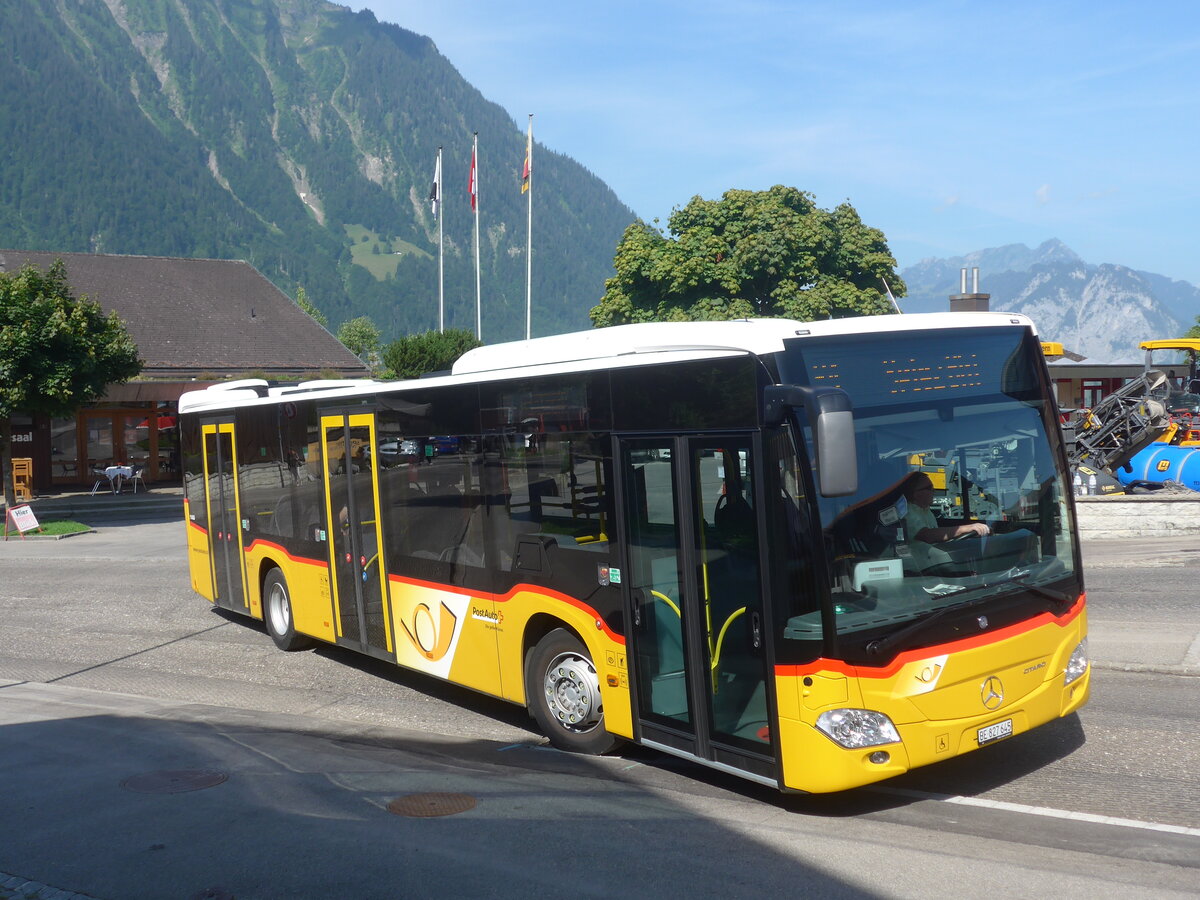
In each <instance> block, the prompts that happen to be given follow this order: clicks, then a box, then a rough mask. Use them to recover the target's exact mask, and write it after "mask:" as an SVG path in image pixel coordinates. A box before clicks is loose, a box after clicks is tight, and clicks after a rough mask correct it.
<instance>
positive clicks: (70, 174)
mask: <svg viewBox="0 0 1200 900" xmlns="http://www.w3.org/2000/svg"><path fill="white" fill-rule="evenodd" d="M522 125H523V123H522ZM472 131H478V132H479V135H480V137H479V142H480V185H481V191H480V195H481V203H480V209H481V218H482V226H483V230H484V239H483V246H482V254H481V255H482V271H483V275H482V283H483V293H484V338H485V340H487V341H489V342H494V341H496V340H500V339H507V338H515V337H519V336H522V335H523V331H524V304H525V256H524V254H525V198H524V197H522V195H521V194H520V189H519V179H520V167H521V163H522V160H523V158H524V134H523V132H522V129H521V128H518V126H517V124H516V123H514V122H513V121H512V119H511V118H510V117H509V116H508V114H507V113H506V112H505V111H504V110H503V109H502V108H500V107H499V106H497V105H496V104H493V103H489V102H488V101H486V100H485V99H484V97H483V95H482V94H481V93H480V92H479V91H478V90H476V89H475V88H474V87H472V86H471V85H469V84H467V83H466V82H465V81H464V80H463V79H462V78H461V76H460V75H459V74H458V72H457V71H456V70H455V69H454V67H453V66H452V65H451V64H450V63H449V62H448V61H447V60H446V59H445V58H444V57H442V56H441V55H440V54H439V53H438V52H437V49H436V47H435V46H434V45H433V43H432V42H431V41H430V40H429V39H427V38H424V37H421V36H418V35H415V34H413V33H411V32H408V31H405V30H404V29H402V28H398V27H396V26H394V25H384V24H381V23H379V22H377V21H376V20H375V18H374V16H373V15H372V14H371V13H369V12H366V11H364V12H362V13H352V12H351V11H350V10H348V9H346V8H344V7H340V6H336V5H334V4H331V3H327V2H323V0H104V2H101V0H55V2H53V3H46V2H43V0H7V2H5V3H2V4H0V247H12V248H20V249H42V250H63V251H92V252H105V253H136V254H149V255H170V256H203V257H221V258H242V259H247V260H249V261H250V262H252V263H253V264H254V265H255V266H257V267H258V268H259V270H260V271H262V272H263V274H264V275H266V276H267V277H268V278H271V279H272V280H273V281H275V282H276V283H277V284H278V285H279V286H280V287H281V288H283V289H284V290H285V291H288V292H289V293H293V294H294V293H295V289H296V288H297V287H298V286H299V285H303V286H304V287H305V288H306V290H307V292H308V295H309V297H310V298H311V299H313V300H314V301H315V302H316V303H317V304H318V306H319V307H321V309H322V310H323V311H325V312H326V314H327V315H328V316H329V318H330V321H331V325H332V326H335V327H336V325H337V324H338V323H339V322H341V321H344V320H347V319H350V318H354V317H355V316H358V315H364V314H365V315H370V316H371V317H372V318H373V319H374V320H375V321H376V322H377V323H378V324H379V325H380V327H381V328H382V329H383V332H384V336H385V337H389V338H390V337H394V336H397V335H400V334H404V333H407V332H414V331H421V330H424V329H427V328H430V327H434V326H435V325H436V316H437V312H436V299H437V245H436V239H437V224H436V221H435V220H434V219H433V218H432V216H431V214H430V209H429V204H428V202H427V199H426V198H427V197H428V194H429V188H430V184H431V181H432V176H433V167H434V159H435V156H436V152H437V147H438V146H439V145H441V146H443V147H444V151H443V152H444V158H443V167H444V205H443V212H444V214H445V222H444V228H445V246H446V252H445V269H446V271H445V284H446V303H447V320H448V321H447V324H448V325H451V326H458V327H466V328H473V327H474V315H475V314H474V295H475V281H474V269H473V251H472V233H473V232H472V229H473V220H472V218H471V213H470V207H469V201H468V197H467V170H468V167H469V162H470V153H471V133H472ZM534 161H535V171H534V256H533V259H534V285H533V294H534V310H535V315H534V330H535V333H538V334H547V333H553V332H559V331H565V330H569V329H572V328H583V327H587V325H588V321H587V311H588V309H590V308H591V306H593V305H595V303H596V302H597V300H598V298H599V297H600V295H601V294H602V293H603V290H604V279H605V278H606V277H607V276H608V275H610V274H611V272H612V258H613V252H614V250H615V248H616V245H617V242H618V241H619V239H620V236H621V233H622V231H623V229H624V228H625V226H626V225H628V224H629V223H630V222H631V221H632V220H633V218H634V217H633V214H632V212H631V211H630V210H629V209H627V208H626V207H625V206H623V205H622V204H621V203H620V202H619V201H618V200H617V198H616V197H615V196H614V195H613V193H612V191H611V190H609V189H608V188H607V187H606V186H605V185H604V184H603V183H602V182H601V181H600V180H599V179H598V178H596V177H595V176H593V175H592V174H591V173H589V172H587V171H586V170H585V169H583V168H582V167H581V166H580V165H578V164H577V163H575V162H573V161H572V160H570V159H568V158H566V157H563V156H561V155H558V154H555V153H553V152H551V151H548V150H545V149H543V148H542V147H540V146H539V147H536V148H535V159H534ZM363 237H366V238H367V240H368V241H369V242H370V246H371V250H372V252H373V251H374V247H375V246H376V245H378V246H379V248H380V253H381V254H382V253H391V252H393V250H394V251H398V254H397V255H395V256H394V266H393V265H383V266H378V265H371V266H369V267H367V266H363V265H357V264H355V263H354V261H353V260H354V256H355V255H356V254H352V253H351V245H352V242H353V241H354V240H358V241H362V239H363ZM362 253H363V250H362V248H359V249H358V251H357V254H362ZM362 258H363V257H361V256H360V259H362ZM380 276H382V277H380Z"/></svg>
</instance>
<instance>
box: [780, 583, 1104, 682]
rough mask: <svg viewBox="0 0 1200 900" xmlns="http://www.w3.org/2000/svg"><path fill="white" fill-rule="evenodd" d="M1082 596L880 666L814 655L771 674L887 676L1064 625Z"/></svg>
mask: <svg viewBox="0 0 1200 900" xmlns="http://www.w3.org/2000/svg"><path fill="white" fill-rule="evenodd" d="M1086 598H1087V594H1086V593H1083V594H1080V595H1079V599H1078V600H1077V601H1076V602H1075V605H1074V606H1072V607H1071V608H1070V609H1069V610H1067V611H1066V612H1065V613H1063V614H1062V615H1061V616H1055V615H1054V614H1053V613H1049V612H1045V613H1041V614H1040V615H1038V616H1035V617H1034V618H1032V619H1029V620H1027V621H1025V622H1017V623H1015V624H1013V625H1010V626H1008V627H1007V628H1001V629H1000V630H999V631H989V632H980V633H979V634H976V635H972V636H971V637H967V638H960V639H958V640H956V641H950V642H949V643H947V644H935V645H933V646H932V647H922V648H920V649H918V650H905V651H904V652H903V653H901V654H900V655H898V656H897V657H896V658H895V659H893V660H892V661H891V663H889V664H888V665H887V666H886V667H883V668H873V667H870V666H854V665H851V664H849V663H847V662H844V661H843V660H840V659H817V660H813V661H812V662H810V663H802V664H800V665H779V666H776V667H775V674H776V675H777V676H779V677H787V678H795V677H797V676H800V675H815V674H817V673H818V672H835V673H837V674H840V675H847V676H850V677H852V678H891V677H892V676H893V675H895V674H896V673H897V672H899V671H900V669H902V668H903V667H904V666H906V665H908V664H909V663H910V662H913V661H914V660H920V659H926V658H927V657H930V656H940V655H942V654H948V653H959V652H961V651H963V650H973V649H975V648H976V647H986V646H987V645H988V644H995V643H998V642H999V641H1004V640H1008V639H1009V638H1013V637H1016V636H1017V635H1020V634H1025V633H1027V632H1030V631H1033V630H1035V629H1037V628H1041V627H1042V626H1044V625H1050V624H1054V625H1057V626H1058V627H1059V628H1065V627H1066V626H1067V625H1069V624H1070V623H1071V622H1073V621H1075V619H1076V618H1077V617H1078V616H1079V614H1080V613H1081V612H1083V608H1084V606H1085V605H1086Z"/></svg>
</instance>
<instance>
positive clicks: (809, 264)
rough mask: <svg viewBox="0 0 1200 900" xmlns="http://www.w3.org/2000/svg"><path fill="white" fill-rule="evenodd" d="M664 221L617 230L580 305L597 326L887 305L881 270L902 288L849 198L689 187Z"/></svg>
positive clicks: (837, 313) (804, 315) (878, 236)
mask: <svg viewBox="0 0 1200 900" xmlns="http://www.w3.org/2000/svg"><path fill="white" fill-rule="evenodd" d="M667 225H668V231H669V236H668V235H664V234H663V233H662V232H661V231H660V230H659V229H657V228H655V227H653V226H651V225H647V224H646V223H645V222H635V223H634V224H633V225H630V226H629V227H628V228H627V229H626V230H625V234H624V236H623V237H622V238H621V243H620V244H619V245H618V246H617V255H616V258H615V259H614V260H613V265H614V266H615V268H616V270H617V274H616V275H614V276H613V277H612V278H609V279H608V281H606V282H605V291H604V296H603V297H602V298H601V299H600V303H599V304H598V305H597V306H595V307H593V308H592V311H591V313H590V315H591V319H592V322H593V324H595V325H596V326H597V327H603V326H606V325H622V324H626V323H630V322H664V321H665V322H684V321H705V320H714V319H715V320H722V319H740V318H745V317H750V316H767V317H772V316H780V317H786V318H792V319H799V320H801V321H810V320H812V319H825V318H831V317H832V318H840V317H842V316H859V315H869V314H873V313H890V312H893V311H894V309H893V307H892V304H891V302H890V301H889V300H888V298H887V294H886V289H885V287H884V281H883V279H885V278H886V279H887V286H888V287H890V288H891V290H892V293H893V294H894V295H896V296H898V297H902V296H904V294H905V293H906V292H907V289H906V287H905V285H904V282H903V281H902V280H901V279H900V277H899V276H898V275H897V274H896V260H895V258H894V257H893V256H892V252H891V250H889V249H888V246H887V241H886V240H885V238H884V236H883V232H882V231H880V230H879V229H877V228H871V227H869V226H867V225H864V224H863V222H862V219H860V218H859V216H858V213H857V212H856V211H855V209H854V207H852V206H851V205H850V204H849V203H842V204H841V205H839V206H837V207H836V208H835V209H833V210H832V211H830V210H824V209H820V208H818V207H817V206H816V204H815V203H814V198H813V196H812V194H809V193H807V192H805V191H801V190H798V189H797V188H792V187H785V186H783V185H776V186H775V187H773V188H771V189H770V190H767V191H726V192H725V195H724V196H723V197H722V198H721V199H720V200H704V199H703V198H701V197H693V198H692V200H691V202H689V203H688V204H687V206H685V207H683V208H682V209H676V210H675V211H674V212H673V213H672V214H671V217H670V219H669V220H668V223H667Z"/></svg>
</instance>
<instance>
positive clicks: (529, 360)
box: [453, 313, 1033, 375]
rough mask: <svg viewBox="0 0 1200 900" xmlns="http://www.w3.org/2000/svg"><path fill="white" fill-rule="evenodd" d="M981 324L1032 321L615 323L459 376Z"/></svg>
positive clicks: (482, 352) (542, 341) (467, 358)
mask: <svg viewBox="0 0 1200 900" xmlns="http://www.w3.org/2000/svg"><path fill="white" fill-rule="evenodd" d="M979 325H1029V326H1031V327H1032V325H1033V323H1032V322H1031V321H1030V320H1029V319H1028V318H1026V317H1025V316H1022V315H1018V314H1010V313H927V314H918V315H902V316H895V315H888V316H854V317H850V318H845V319H823V320H821V321H817V322H798V321H796V320H795V319H735V320H733V321H721V322H647V323H644V324H638V325H616V326H613V327H611V328H596V329H593V330H591V331H578V332H574V333H572V334H557V335H552V336H550V337H543V338H534V339H532V340H528V341H513V342H512V343H508V344H493V345H491V346H488V347H478V348H476V349H475V350H470V351H468V352H466V353H464V354H463V355H462V356H461V357H459V359H458V362H456V363H455V364H454V369H453V373H454V374H455V375H474V374H479V373H483V372H496V371H500V370H512V369H519V368H522V369H523V368H528V367H531V366H544V365H551V364H561V363H567V362H578V361H583V360H601V359H613V358H615V357H620V356H626V355H628V354H638V353H665V352H681V351H689V350H693V351H704V350H711V351H726V352H727V351H731V350H732V351H737V352H741V353H754V354H766V353H777V352H779V351H780V350H782V349H783V342H784V340H786V339H789V338H794V337H817V336H823V335H838V334H842V335H854V334H869V333H874V332H879V331H909V330H914V331H915V330H922V329H927V328H963V327H968V326H979Z"/></svg>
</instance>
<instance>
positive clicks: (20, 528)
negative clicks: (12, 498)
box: [4, 506, 41, 541]
mask: <svg viewBox="0 0 1200 900" xmlns="http://www.w3.org/2000/svg"><path fill="white" fill-rule="evenodd" d="M10 521H11V522H12V523H13V527H14V528H16V530H17V533H18V534H20V535H21V537H22V538H24V537H25V532H27V531H33V530H34V529H35V528H40V527H41V526H40V525H38V520H37V516H35V515H34V514H33V510H32V509H31V508H30V507H28V506H14V507H12V508H11V509H10V510H9V511H8V512H7V514H6V515H5V517H4V539H5V540H6V541H7V540H8V523H9V522H10Z"/></svg>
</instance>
